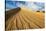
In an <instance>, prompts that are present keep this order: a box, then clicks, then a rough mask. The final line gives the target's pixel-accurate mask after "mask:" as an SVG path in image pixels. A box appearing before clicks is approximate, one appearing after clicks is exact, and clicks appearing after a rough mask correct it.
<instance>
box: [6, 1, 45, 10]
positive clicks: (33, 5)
mask: <svg viewBox="0 0 46 31" xmlns="http://www.w3.org/2000/svg"><path fill="white" fill-rule="evenodd" d="M23 5H24V6H26V7H29V8H31V9H34V10H41V9H43V10H44V9H45V3H43V2H28V1H6V9H13V8H17V7H21V6H23Z"/></svg>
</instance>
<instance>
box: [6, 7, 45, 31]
mask: <svg viewBox="0 0 46 31" xmlns="http://www.w3.org/2000/svg"><path fill="white" fill-rule="evenodd" d="M44 17H45V15H44V13H42V12H34V11H31V10H30V9H28V8H21V10H20V11H19V12H18V13H16V14H14V15H13V16H11V17H10V18H9V19H8V20H7V21H6V30H19V29H20V30H21V29H22V30H23V29H38V28H44Z"/></svg>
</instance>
